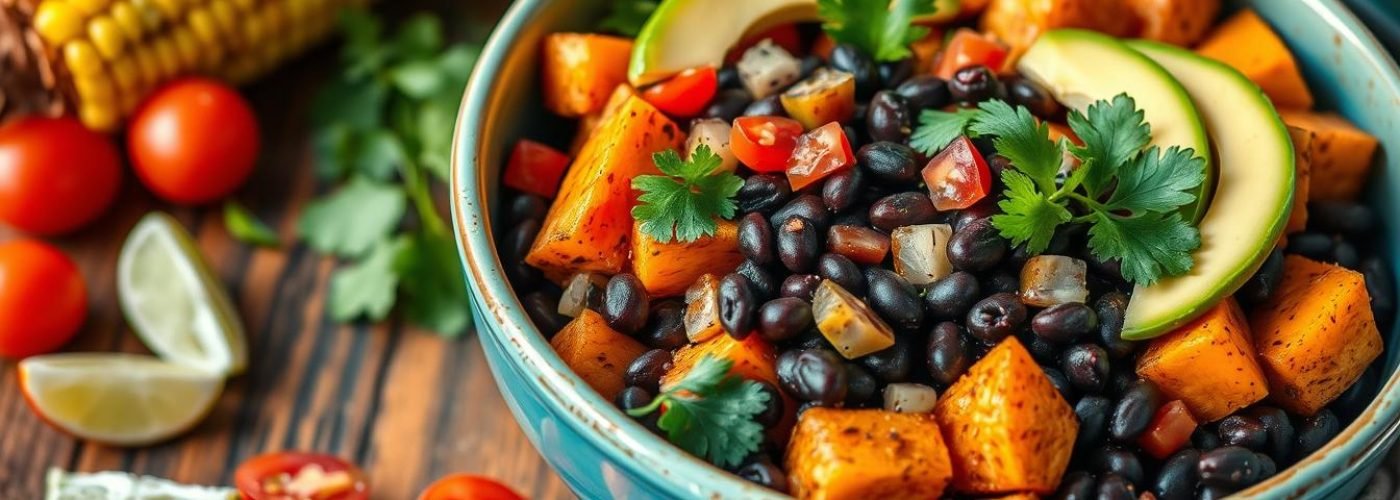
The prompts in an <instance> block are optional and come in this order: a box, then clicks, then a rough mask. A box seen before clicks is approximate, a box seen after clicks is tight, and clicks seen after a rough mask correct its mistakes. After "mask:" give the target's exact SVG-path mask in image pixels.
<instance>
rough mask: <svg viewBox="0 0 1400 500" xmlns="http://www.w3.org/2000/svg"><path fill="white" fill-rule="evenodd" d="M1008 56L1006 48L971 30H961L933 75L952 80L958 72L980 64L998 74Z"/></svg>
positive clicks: (945, 50) (940, 58) (954, 37)
mask: <svg viewBox="0 0 1400 500" xmlns="http://www.w3.org/2000/svg"><path fill="white" fill-rule="evenodd" d="M1006 54H1007V50H1006V46H1004V45H1002V44H1000V43H997V42H996V41H995V40H992V39H990V38H987V37H985V36H982V35H979V34H977V32H975V31H972V30H970V29H961V30H958V32H957V34H955V35H953V39H952V41H949V42H948V46H947V47H946V48H944V49H943V55H942V56H940V57H939V59H938V66H937V67H935V69H934V71H933V74H934V76H937V77H939V78H942V79H944V80H951V79H953V74H954V73H957V72H958V70H960V69H963V68H966V67H968V66H976V65H979V64H980V65H982V66H986V67H987V68H989V69H991V70H992V72H993V73H996V72H999V71H1001V67H1002V65H1003V64H1005V63H1006Z"/></svg>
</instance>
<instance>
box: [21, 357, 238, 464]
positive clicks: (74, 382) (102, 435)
mask: <svg viewBox="0 0 1400 500" xmlns="http://www.w3.org/2000/svg"><path fill="white" fill-rule="evenodd" d="M19 384H20V391H21V392H23V394H24V397H25V400H27V401H28V402H29V405H30V406H31V407H32V408H33V409H34V412H35V413H38V414H39V416H40V417H41V418H43V419H44V421H46V422H48V423H49V424H52V425H53V426H55V427H58V428H59V429H61V430H63V431H65V432H68V433H69V434H72V435H74V436H77V437H80V438H83V439H88V440H92V441H97V442H101V443H106V444H112V445H117V446H140V445H146V444H151V443H154V442H157V441H161V440H164V439H167V438H170V437H173V436H175V435H176V434H179V433H181V432H184V431H185V430H187V429H189V428H191V427H194V425H195V424H197V423H199V421H200V420H202V419H203V418H204V415H205V414H207V413H209V410H210V409H211V408H213V407H214V403H215V402H216V401H218V399H219V393H220V391H222V390H223V386H224V378H223V376H222V375H220V374H217V373H212V372H210V371H208V370H202V369H199V368H194V367H189V366H184V365H178V364H175V363H169V362H165V361H161V360H160V359H157V358H156V357H154V356H142V355H136V354H124V353H71V354H50V355H46V356H33V357H30V358H26V359H25V360H24V361H21V362H20V363H19Z"/></svg>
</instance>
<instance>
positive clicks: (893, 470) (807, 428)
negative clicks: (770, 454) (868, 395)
mask: <svg viewBox="0 0 1400 500" xmlns="http://www.w3.org/2000/svg"><path fill="white" fill-rule="evenodd" d="M787 469H788V478H789V479H788V483H789V485H790V486H791V488H792V494H793V496H796V497H798V498H810V499H846V498H881V499H903V498H908V499H915V498H939V497H941V496H942V495H943V490H944V488H946V487H947V486H948V480H949V478H950V477H951V476H952V474H953V468H952V464H950V463H949V460H948V448H947V447H946V446H945V445H944V444H943V439H942V438H941V437H940V435H939V432H938V424H937V423H936V422H934V420H933V418H931V417H929V416H928V415H927V414H917V413H894V412H887V411H883V410H875V409H865V410H846V409H835V408H811V409H808V410H807V411H805V412H802V416H801V417H800V418H799V419H798V421H797V430H796V431H794V432H793V436H792V444H791V445H790V446H788V451H787Z"/></svg>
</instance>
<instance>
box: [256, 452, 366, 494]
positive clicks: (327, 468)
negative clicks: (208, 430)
mask: <svg viewBox="0 0 1400 500" xmlns="http://www.w3.org/2000/svg"><path fill="white" fill-rule="evenodd" d="M233 484H234V486H235V487H236V488H238V492H239V493H242V494H243V498H245V499H248V500H367V499H368V498H369V483H367V482H365V474H364V473H363V472H360V469H359V468H358V467H355V466H354V465H352V464H350V462H346V461H344V460H341V459H339V458H336V457H333V456H331V455H323V454H319V453H301V452H294V451H284V452H276V453H268V454H264V455H258V456H256V457H253V458H250V459H248V460H247V461H246V462H243V463H242V464H240V465H239V466H238V470H236V471H234V473H233Z"/></svg>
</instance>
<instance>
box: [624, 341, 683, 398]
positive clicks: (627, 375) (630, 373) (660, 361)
mask: <svg viewBox="0 0 1400 500" xmlns="http://www.w3.org/2000/svg"><path fill="white" fill-rule="evenodd" d="M670 369H671V351H668V350H666V349H652V350H650V351H647V352H644V353H642V355H641V356H637V359H634V360H632V362H631V363H630V364H628V365H627V371H626V372H623V377H622V380H623V381H624V382H626V383H627V385H629V386H634V387H641V388H643V389H646V390H647V391H650V392H652V393H655V392H658V391H659V390H660V387H661V376H662V375H665V374H666V371H667V370H670Z"/></svg>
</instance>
